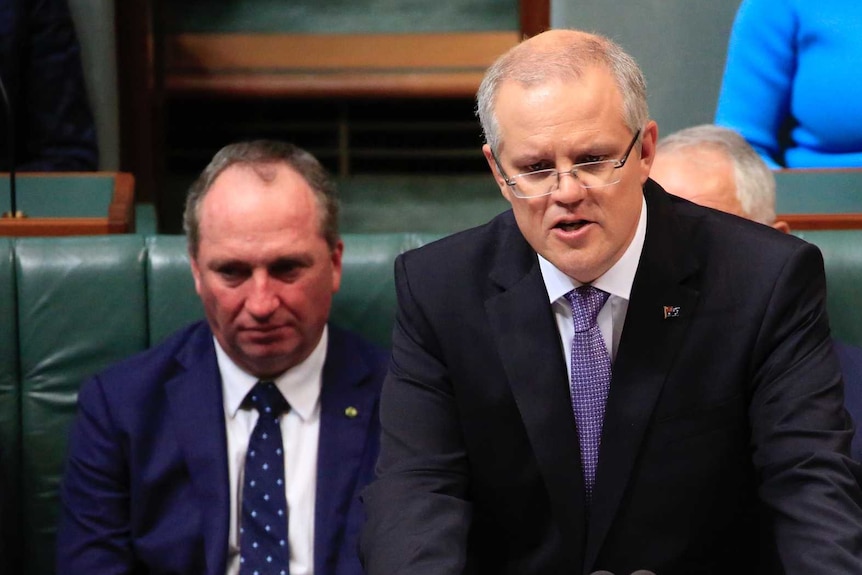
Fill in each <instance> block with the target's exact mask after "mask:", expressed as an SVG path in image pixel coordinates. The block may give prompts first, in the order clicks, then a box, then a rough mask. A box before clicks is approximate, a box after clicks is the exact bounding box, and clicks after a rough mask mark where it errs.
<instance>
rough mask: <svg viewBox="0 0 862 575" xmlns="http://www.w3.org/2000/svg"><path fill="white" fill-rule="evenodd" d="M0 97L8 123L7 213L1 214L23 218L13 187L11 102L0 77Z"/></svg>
mask: <svg viewBox="0 0 862 575" xmlns="http://www.w3.org/2000/svg"><path fill="white" fill-rule="evenodd" d="M0 96H2V98H3V107H4V108H5V109H6V118H7V120H8V122H9V126H8V129H7V130H6V138H7V141H8V150H9V211H8V212H7V213H5V214H3V216H2V217H4V218H23V217H24V214H23V213H21V212H19V211H18V209H17V203H18V192H17V190H16V187H15V114H13V113H12V102H10V101H9V95H8V94H7V93H6V86H5V84H3V77H2V76H0Z"/></svg>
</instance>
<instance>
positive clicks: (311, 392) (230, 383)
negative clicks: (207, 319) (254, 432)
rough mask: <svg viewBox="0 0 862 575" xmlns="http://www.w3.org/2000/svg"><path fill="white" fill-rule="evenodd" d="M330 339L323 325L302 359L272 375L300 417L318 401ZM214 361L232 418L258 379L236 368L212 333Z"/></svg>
mask: <svg viewBox="0 0 862 575" xmlns="http://www.w3.org/2000/svg"><path fill="white" fill-rule="evenodd" d="M328 339H329V328H328V326H324V328H323V334H322V335H321V336H320V341H319V342H317V346H315V348H314V350H313V351H312V352H311V355H309V356H308V357H307V358H305V360H304V361H303V362H302V363H300V364H298V365H295V366H293V367H292V368H290V369H288V370H287V371H286V372H284V373H283V374H281V375H280V376H278V377H277V378H275V380H274V381H275V385H276V387H278V390H279V391H280V392H281V394H282V395H283V396H284V399H285V400H287V402H288V403H289V404H290V409H291V410H292V411H295V412H296V413H297V414H298V415H299V416H300V418H302V419H303V420H307V419H309V418H311V417H312V415H313V414H314V410H315V408H316V407H317V403H318V401H319V400H320V388H321V385H322V379H323V363H324V361H325V360H326V346H327V341H328ZM213 343H214V344H215V351H216V360H217V361H218V368H219V372H220V373H221V381H222V394H223V397H224V406H225V413H226V414H227V416H228V417H230V418H233V417H234V416H236V413H237V411H239V408H240V405H241V404H242V401H243V399H245V396H246V395H248V392H249V391H251V388H253V387H254V385H255V384H256V383H257V382H258V378H256V377H254V376H253V375H251V374H249V373H247V372H246V371H244V370H243V369H242V368H241V367H239V366H238V365H237V364H236V363H234V362H233V360H232V359H231V358H230V357H229V356H228V354H227V353H226V352H225V351H224V350H223V349H222V347H221V345H219V342H218V340H217V339H216V338H215V336H213Z"/></svg>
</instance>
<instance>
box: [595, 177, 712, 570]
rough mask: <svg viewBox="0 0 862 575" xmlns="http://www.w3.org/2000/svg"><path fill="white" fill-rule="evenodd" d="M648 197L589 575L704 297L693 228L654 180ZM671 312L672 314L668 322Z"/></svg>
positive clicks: (602, 461) (616, 373)
mask: <svg viewBox="0 0 862 575" xmlns="http://www.w3.org/2000/svg"><path fill="white" fill-rule="evenodd" d="M645 194H646V199H647V232H646V240H645V242H644V247H643V252H642V254H641V258H640V262H639V264H638V270H637V273H636V274H635V279H634V283H633V285H632V292H631V299H630V300H629V307H628V311H627V313H626V320H625V325H624V328H623V333H622V337H621V340H620V347H619V351H618V353H617V358H616V361H615V363H614V366H613V375H612V380H611V387H610V393H609V395H608V402H607V408H606V412H605V419H604V425H603V429H602V444H601V452H600V455H599V465H598V469H597V474H596V487H595V491H594V494H593V503H592V508H591V514H590V517H591V519H590V525H589V534H588V538H587V550H586V558H585V559H586V560H585V566H586V567H587V568H588V569H587V570H588V571H589V570H591V568H592V566H593V564H594V562H595V560H596V558H597V556H598V553H599V550H600V548H601V546H602V543H603V541H604V539H605V537H606V536H607V533H608V530H609V529H610V526H611V524H612V522H613V519H614V516H615V515H616V513H617V511H618V509H619V505H620V501H621V499H622V497H623V493H624V492H625V489H626V486H627V484H628V480H629V477H630V475H631V472H632V468H633V466H634V462H635V460H636V458H637V455H638V451H639V449H640V445H641V442H642V440H643V437H644V434H645V432H646V429H647V427H648V425H649V422H650V420H651V417H652V413H653V410H654V408H655V405H656V401H657V400H658V397H659V394H660V393H661V390H662V387H663V385H664V382H665V379H666V377H667V375H668V372H669V371H670V369H671V366H672V364H673V361H674V357H675V351H676V350H677V349H679V348H680V346H681V343H682V340H683V338H684V337H685V333H686V330H687V329H688V326H689V323H690V321H689V320H690V317H691V313H692V312H693V311H694V308H695V304H696V302H697V297H698V291H697V290H696V289H695V288H693V287H690V286H688V285H686V284H685V283H684V282H685V280H686V279H687V278H690V277H691V276H692V275H693V274H694V273H695V272H696V269H697V262H696V261H695V260H694V258H693V257H692V256H691V255H690V252H689V251H687V250H686V249H685V247H686V246H688V245H689V244H690V242H691V241H692V238H691V231H690V229H689V228H690V226H691V222H690V221H688V220H685V219H683V218H678V217H677V216H676V215H675V213H674V212H673V211H672V206H671V204H670V201H669V199H668V197H667V196H666V195H665V194H664V192H663V191H661V190H660V189H659V188H658V187H657V186H655V184H653V183H652V182H651V181H650V182H648V183H647V185H646V186H645ZM665 306H668V307H669V308H671V309H669V310H667V315H668V317H665V316H666V313H665ZM673 308H678V310H677V311H674V310H673Z"/></svg>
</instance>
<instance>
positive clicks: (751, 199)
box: [657, 124, 775, 226]
mask: <svg viewBox="0 0 862 575" xmlns="http://www.w3.org/2000/svg"><path fill="white" fill-rule="evenodd" d="M693 149H710V150H715V151H717V152H720V153H722V154H724V155H725V156H726V157H727V159H728V160H730V163H731V164H732V165H733V174H734V180H735V183H736V197H737V198H738V199H739V203H740V205H741V206H742V212H743V214H744V215H745V216H746V217H747V218H748V219H750V220H754V221H756V222H760V223H761V224H766V225H770V226H771V225H772V224H774V223H775V175H774V174H773V173H772V170H771V169H770V168H769V166H767V165H766V162H764V161H763V158H761V157H760V155H759V154H758V153H757V152H756V151H754V148H752V147H751V145H750V144H749V143H748V142H747V141H746V140H745V138H743V137H742V136H741V135H739V133H738V132H736V131H734V130H732V129H730V128H725V127H723V126H716V125H713V124H701V125H699V126H692V127H690V128H685V129H683V130H679V131H678V132H674V133H673V134H671V135H669V136H666V137H664V138H662V139H661V140H659V142H658V146H657V150H658V151H661V152H676V151H684V150H693Z"/></svg>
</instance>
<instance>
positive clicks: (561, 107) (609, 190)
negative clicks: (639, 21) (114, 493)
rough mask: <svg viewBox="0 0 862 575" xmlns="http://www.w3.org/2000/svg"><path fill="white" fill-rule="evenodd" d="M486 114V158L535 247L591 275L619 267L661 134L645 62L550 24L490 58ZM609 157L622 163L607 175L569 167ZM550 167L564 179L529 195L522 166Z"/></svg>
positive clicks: (481, 103) (572, 272)
mask: <svg viewBox="0 0 862 575" xmlns="http://www.w3.org/2000/svg"><path fill="white" fill-rule="evenodd" d="M477 114H478V115H479V119H480V121H481V123H482V129H483V130H484V133H485V138H486V142H487V143H486V144H485V146H484V147H483V153H484V154H485V158H486V160H487V162H488V165H489V167H490V169H491V172H492V173H493V174H494V176H495V178H496V180H497V182H498V185H499V187H500V191H501V193H502V194H503V196H504V197H505V198H506V199H507V200H508V201H509V202H510V203H511V204H512V209H513V212H514V215H515V219H516V220H517V223H518V227H519V228H520V230H521V233H522V234H523V235H524V238H525V239H526V240H527V242H529V244H530V245H531V246H532V248H533V249H534V250H535V251H536V252H537V253H539V254H540V255H542V256H543V257H544V258H546V259H547V260H548V261H550V262H551V263H552V264H554V265H555V266H556V267H557V268H558V269H560V270H561V271H563V272H564V273H566V274H567V275H569V276H570V277H573V278H575V279H576V280H578V281H580V282H583V283H588V282H591V281H593V280H595V279H596V278H597V277H599V276H600V275H602V274H603V273H605V272H606V271H607V270H608V269H610V267H611V266H613V264H615V263H616V262H617V261H618V260H619V258H620V257H622V255H623V253H624V252H625V250H626V248H628V246H629V244H630V243H631V240H632V238H633V237H634V234H635V231H636V229H637V225H638V220H639V218H640V215H641V206H642V202H643V191H642V187H643V184H644V182H645V181H646V179H647V177H648V174H649V169H650V165H651V163H652V155H653V151H654V149H655V141H656V139H657V135H658V128H657V126H656V124H655V122H652V121H649V116H648V109H647V100H646V87H645V82H644V79H643V75H642V73H641V71H640V69H639V68H638V66H637V63H636V62H635V61H634V60H633V59H632V58H631V57H630V56H629V55H628V54H626V53H625V52H624V51H623V50H622V49H621V48H620V47H619V46H617V45H616V44H614V43H613V42H612V41H610V40H609V39H607V38H604V37H601V36H597V35H593V34H587V33H584V32H579V31H574V30H552V31H549V32H545V33H542V34H539V35H538V36H534V37H533V38H530V39H529V40H526V41H525V42H523V43H521V44H520V45H518V46H516V47H515V48H513V49H511V50H510V51H509V52H507V53H506V54H504V55H503V56H501V57H500V58H499V59H498V60H497V61H496V62H495V63H494V64H493V65H492V66H491V67H490V68H489V70H488V71H487V73H486V75H485V78H484V80H483V81H482V85H481V87H480V89H479V93H478V95H477ZM633 140H635V145H634V147H633V149H631V152H630V154H629V155H628V156H627V157H626V161H625V163H624V164H622V165H620V164H621V162H620V160H622V159H623V157H624V156H625V153H626V150H628V149H629V144H630V143H631V142H632V141H633ZM603 160H609V161H610V162H611V163H613V162H614V161H616V163H615V165H617V166H618V167H616V168H615V169H611V171H610V173H609V176H608V177H607V178H606V180H603V181H605V182H606V183H605V184H604V185H595V182H592V183H591V182H587V181H586V178H585V177H584V174H587V172H588V170H590V169H591V168H588V167H584V168H578V169H580V170H581V172H580V173H581V175H582V177H584V179H583V181H582V180H581V179H579V178H578V176H577V173H575V174H572V173H568V174H566V173H564V172H570V171H571V170H572V168H573V166H575V165H576V164H583V163H588V162H595V161H603ZM547 169H556V170H559V172H560V173H561V174H562V175H561V176H560V179H559V185H557V183H556V180H555V179H554V178H553V177H551V178H550V180H549V181H551V182H552V185H551V186H550V187H548V189H547V190H546V193H544V195H540V196H538V197H524V195H529V194H527V193H525V192H526V190H525V189H523V188H524V185H520V186H519V184H518V183H517V182H518V181H520V182H524V179H523V178H518V177H517V176H518V175H519V174H524V173H527V172H533V171H536V170H547ZM582 184H586V187H585V185H582ZM543 186H544V185H543ZM543 189H544V187H543Z"/></svg>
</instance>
